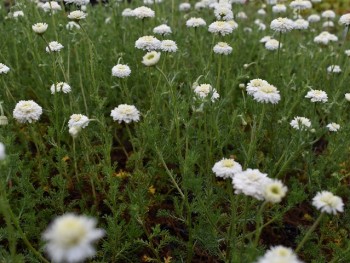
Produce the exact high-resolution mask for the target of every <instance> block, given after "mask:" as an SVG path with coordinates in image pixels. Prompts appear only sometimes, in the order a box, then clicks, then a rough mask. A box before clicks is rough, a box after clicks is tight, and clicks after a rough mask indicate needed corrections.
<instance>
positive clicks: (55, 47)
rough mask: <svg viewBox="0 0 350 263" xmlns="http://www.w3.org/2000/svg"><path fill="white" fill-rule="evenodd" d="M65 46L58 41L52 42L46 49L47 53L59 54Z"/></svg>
mask: <svg viewBox="0 0 350 263" xmlns="http://www.w3.org/2000/svg"><path fill="white" fill-rule="evenodd" d="M62 48H64V46H63V45H62V44H60V43H58V42H57V41H52V42H50V43H49V45H48V46H47V47H46V52H47V53H50V52H59V51H60V50H61V49H62Z"/></svg>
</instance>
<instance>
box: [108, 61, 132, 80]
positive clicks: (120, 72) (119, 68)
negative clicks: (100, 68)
mask: <svg viewBox="0 0 350 263" xmlns="http://www.w3.org/2000/svg"><path fill="white" fill-rule="evenodd" d="M130 74H131V69H130V67H129V66H128V65H123V64H117V65H115V66H114V67H113V68H112V76H114V77H118V78H126V77H129V76H130Z"/></svg>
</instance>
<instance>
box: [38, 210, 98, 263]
mask: <svg viewBox="0 0 350 263" xmlns="http://www.w3.org/2000/svg"><path fill="white" fill-rule="evenodd" d="M96 224H97V222H96V220H95V219H93V218H89V217H86V216H77V215H74V214H64V215H62V216H59V217H57V218H56V219H55V220H54V221H53V222H52V223H51V225H50V226H49V227H48V228H47V229H46V231H45V232H44V234H43V240H44V241H46V242H47V243H46V245H45V250H46V252H47V253H48V255H49V256H50V258H51V260H52V261H53V262H57V263H59V262H68V263H75V262H82V261H84V260H85V259H87V258H91V257H93V256H94V255H95V253H96V252H95V249H94V247H93V245H92V243H93V242H95V241H97V240H98V239H100V238H102V237H103V236H104V235H105V232H104V230H102V229H97V228H96Z"/></svg>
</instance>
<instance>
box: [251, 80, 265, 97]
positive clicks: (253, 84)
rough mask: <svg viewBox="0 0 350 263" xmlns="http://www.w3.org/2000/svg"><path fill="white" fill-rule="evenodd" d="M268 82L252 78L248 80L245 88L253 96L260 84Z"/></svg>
mask: <svg viewBox="0 0 350 263" xmlns="http://www.w3.org/2000/svg"><path fill="white" fill-rule="evenodd" d="M268 84H269V83H268V82H267V81H266V80H263V79H252V80H251V81H249V82H248V84H247V87H246V90H247V93H248V95H250V96H253V94H254V93H255V92H257V91H258V90H259V89H260V88H261V87H262V86H264V85H268Z"/></svg>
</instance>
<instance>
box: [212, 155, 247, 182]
mask: <svg viewBox="0 0 350 263" xmlns="http://www.w3.org/2000/svg"><path fill="white" fill-rule="evenodd" d="M212 171H213V173H215V175H216V176H217V177H222V178H224V179H226V178H232V177H233V176H234V174H235V173H240V172H241V171H242V166H241V165H240V164H239V163H238V162H235V160H234V159H232V158H230V159H226V158H223V159H222V160H221V161H218V162H216V163H215V164H214V166H213V168H212Z"/></svg>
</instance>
